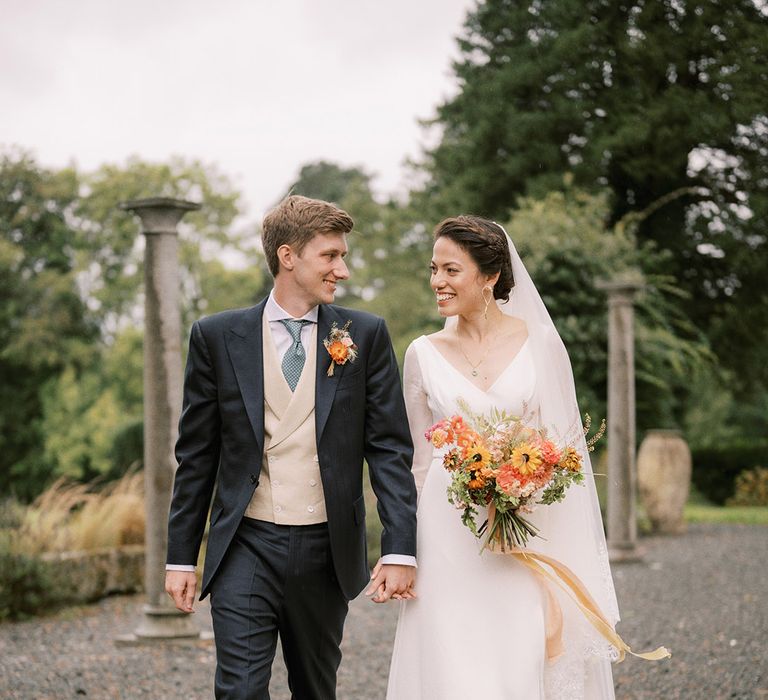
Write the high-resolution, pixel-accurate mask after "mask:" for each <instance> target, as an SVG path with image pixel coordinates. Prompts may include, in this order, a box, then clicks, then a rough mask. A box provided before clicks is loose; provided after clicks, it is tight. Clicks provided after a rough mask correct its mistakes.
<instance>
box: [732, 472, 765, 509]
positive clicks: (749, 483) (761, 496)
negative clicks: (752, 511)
mask: <svg viewBox="0 0 768 700" xmlns="http://www.w3.org/2000/svg"><path fill="white" fill-rule="evenodd" d="M728 505H729V506H768V469H765V468H764V467H755V468H754V469H748V470H747V471H743V472H741V474H739V475H738V476H737V477H736V486H735V488H734V493H733V496H732V497H731V498H729V499H728Z"/></svg>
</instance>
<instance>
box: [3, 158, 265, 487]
mask: <svg viewBox="0 0 768 700" xmlns="http://www.w3.org/2000/svg"><path fill="white" fill-rule="evenodd" d="M147 196H168V197H177V198H181V199H193V200H198V201H200V200H202V201H203V202H204V207H203V208H202V209H201V210H200V211H199V212H195V213H193V214H190V215H189V216H188V217H187V218H186V219H185V221H184V222H183V223H182V225H181V226H180V257H181V271H182V290H181V292H182V313H183V315H184V321H185V323H189V322H191V319H192V318H193V317H197V316H199V315H201V314H202V313H210V312H213V311H216V310H220V309H222V308H228V307H230V306H238V305H240V306H244V305H247V304H250V303H252V302H253V300H254V299H255V297H256V295H257V292H258V289H260V288H261V286H262V284H263V277H262V275H261V272H260V270H259V269H258V267H257V266H254V267H253V268H252V269H229V268H225V266H224V265H223V263H222V259H221V258H222V257H224V256H226V255H230V256H233V257H234V256H235V255H238V256H239V257H237V261H238V262H239V263H240V265H241V267H242V263H243V262H246V263H249V262H250V263H252V262H253V260H254V259H255V258H256V254H255V253H254V252H253V250H251V249H250V248H249V247H248V246H247V243H248V241H247V240H245V236H243V235H240V236H237V235H234V234H232V233H231V232H230V229H231V227H232V222H233V219H234V217H235V215H236V214H237V213H238V197H239V195H238V193H237V192H236V191H235V190H234V189H233V188H232V186H231V184H230V183H229V180H228V179H227V178H226V177H224V176H222V175H220V174H219V173H218V172H217V171H216V170H215V169H214V168H211V167H210V166H205V165H203V164H200V163H198V162H194V161H193V162H187V161H184V160H181V159H173V160H171V161H170V162H169V163H165V164H151V163H145V162H142V161H139V160H137V159H131V160H129V161H128V163H127V164H126V165H124V166H115V165H105V166H103V167H101V168H100V169H98V170H97V171H95V172H93V173H78V172H76V171H75V170H74V169H71V168H67V169H64V170H60V171H53V170H50V169H46V168H42V167H41V166H39V165H38V164H37V163H36V162H35V160H34V158H32V156H31V155H29V154H27V153H24V152H22V151H19V150H16V149H11V150H6V151H3V152H1V153H0V448H2V449H0V487H2V488H3V490H4V491H8V490H13V491H15V492H16V493H17V495H19V496H20V497H22V498H31V497H33V496H34V495H35V494H36V493H37V492H39V490H40V489H41V488H43V487H44V486H45V485H46V483H47V482H48V481H49V480H50V479H51V478H53V477H54V476H55V475H59V474H67V475H70V476H74V477H77V478H90V477H93V476H95V475H115V474H119V473H121V472H122V471H124V469H125V468H126V467H127V466H129V462H130V461H135V459H136V458H137V456H138V458H140V455H141V445H140V441H141V430H140V427H141V415H142V408H141V400H142V397H141V386H142V383H141V381H142V380H141V376H142V375H141V334H140V332H139V331H138V329H139V328H140V326H141V319H142V318H143V312H142V302H143V297H142V294H141V290H142V283H143V274H142V272H143V271H142V240H141V236H140V235H139V227H138V223H137V221H136V220H135V219H134V218H133V217H132V216H131V215H129V214H127V213H125V212H122V211H120V210H118V209H117V204H118V203H119V202H121V201H124V200H126V199H137V198H141V197H147Z"/></svg>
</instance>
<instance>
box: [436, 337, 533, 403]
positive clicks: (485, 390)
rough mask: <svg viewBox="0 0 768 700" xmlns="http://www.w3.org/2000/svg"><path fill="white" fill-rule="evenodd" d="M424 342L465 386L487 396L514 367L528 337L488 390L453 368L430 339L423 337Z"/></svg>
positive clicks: (526, 343)
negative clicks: (467, 385)
mask: <svg viewBox="0 0 768 700" xmlns="http://www.w3.org/2000/svg"><path fill="white" fill-rule="evenodd" d="M424 340H425V341H426V342H427V343H429V346H430V347H431V348H432V350H433V351H434V352H435V353H436V354H437V355H438V356H439V357H440V359H441V360H442V361H443V362H444V363H445V364H446V365H448V367H450V368H451V369H452V370H453V371H454V372H455V373H456V374H458V375H459V376H460V377H461V378H462V379H463V380H464V381H465V382H466V383H467V384H469V385H470V386H472V387H474V388H475V389H477V391H479V392H480V393H481V394H485V395H488V394H490V393H491V392H492V391H493V389H494V387H495V386H496V385H497V384H498V383H499V381H500V380H501V378H502V377H503V376H504V375H505V374H506V373H507V372H508V371H509V370H510V368H511V367H512V365H514V364H515V362H516V361H517V358H518V357H520V355H521V354H522V352H523V351H524V350H525V349H526V346H527V345H528V341H529V340H530V335H529V336H527V337H526V339H525V340H524V341H523V344H522V345H521V346H520V348H519V349H518V351H517V352H516V353H515V356H514V357H513V358H512V359H511V360H510V361H509V363H507V366H506V367H505V368H504V369H503V370H501V372H499V374H498V376H497V377H496V379H494V380H493V381H492V382H491V383H490V384H489V385H488V388H487V389H481V388H480V387H479V386H478V385H477V384H475V383H474V382H473V381H472V380H471V379H470V378H469V377H467V375H465V374H464V373H463V372H462V371H461V370H459V369H458V368H457V367H455V366H454V364H453V363H452V362H451V361H450V360H449V359H448V358H447V357H446V356H445V355H443V353H442V352H440V351H439V350H438V349H437V346H436V345H435V344H434V343H433V342H432V341H431V340H430V339H429V338H428V337H427V336H424Z"/></svg>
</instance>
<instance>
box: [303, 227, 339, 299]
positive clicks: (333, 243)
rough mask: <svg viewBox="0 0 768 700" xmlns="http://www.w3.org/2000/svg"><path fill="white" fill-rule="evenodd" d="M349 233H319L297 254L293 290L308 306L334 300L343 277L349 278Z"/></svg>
mask: <svg viewBox="0 0 768 700" xmlns="http://www.w3.org/2000/svg"><path fill="white" fill-rule="evenodd" d="M347 250H348V248H347V236H346V234H344V233H318V234H316V235H315V237H314V238H313V239H312V240H311V241H310V242H309V243H307V245H305V246H304V249H303V250H302V251H301V254H300V255H297V256H295V258H294V260H295V267H294V270H293V272H294V274H293V285H292V286H293V288H294V289H293V293H294V294H295V295H296V296H297V297H298V298H300V299H301V300H302V301H303V302H305V304H306V305H307V308H311V307H313V306H317V305H318V304H331V303H333V300H334V297H335V295H336V286H337V283H338V282H339V281H340V280H345V279H349V268H348V267H347V264H346V263H345V262H344V258H345V257H346V256H347Z"/></svg>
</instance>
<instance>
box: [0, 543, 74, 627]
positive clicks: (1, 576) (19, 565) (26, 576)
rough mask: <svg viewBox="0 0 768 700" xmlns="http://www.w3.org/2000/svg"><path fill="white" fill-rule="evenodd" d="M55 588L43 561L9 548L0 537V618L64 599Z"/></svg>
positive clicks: (15, 617)
mask: <svg viewBox="0 0 768 700" xmlns="http://www.w3.org/2000/svg"><path fill="white" fill-rule="evenodd" d="M57 590H58V586H57V585H56V582H55V581H53V579H52V577H51V574H50V571H49V569H48V567H47V566H46V565H45V563H44V562H42V561H41V560H40V559H39V558H37V557H32V556H27V555H25V554H15V553H12V552H10V551H9V549H8V547H7V545H6V544H5V543H4V542H3V541H2V538H0V622H2V621H5V620H24V619H26V618H29V617H32V616H34V615H39V614H41V613H44V612H50V610H51V609H52V608H55V607H56V606H58V605H60V604H61V603H62V602H63V601H62V600H61V599H60V597H59V596H58V594H57Z"/></svg>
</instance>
